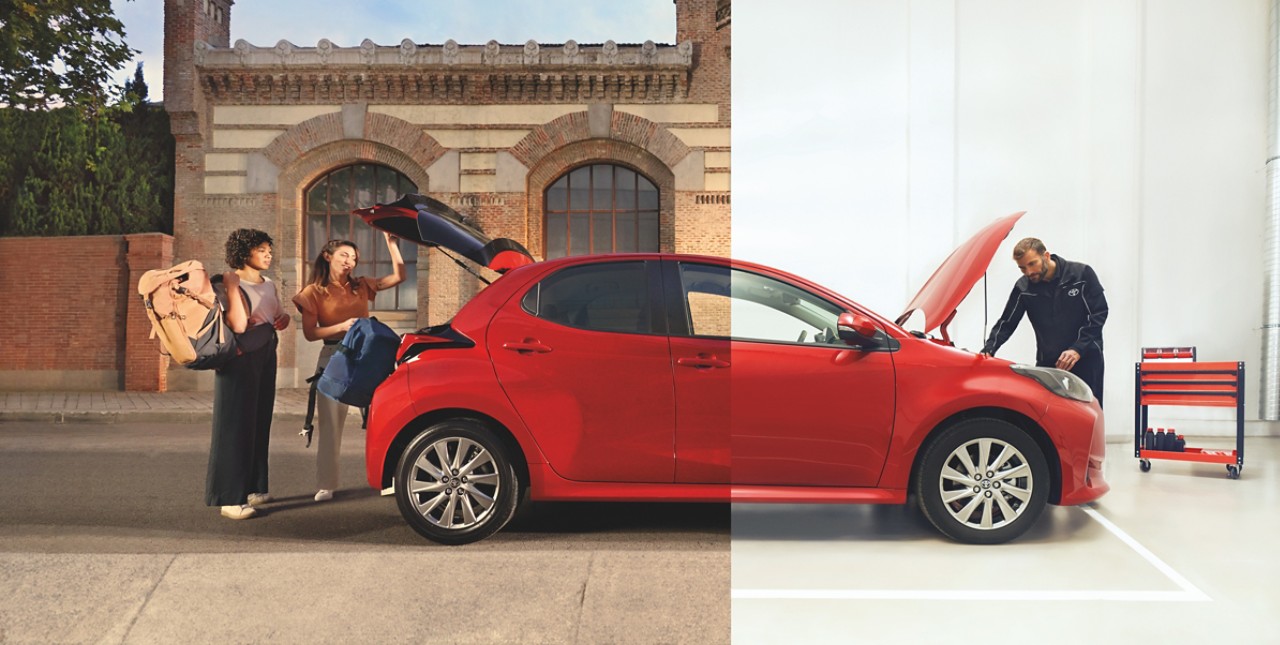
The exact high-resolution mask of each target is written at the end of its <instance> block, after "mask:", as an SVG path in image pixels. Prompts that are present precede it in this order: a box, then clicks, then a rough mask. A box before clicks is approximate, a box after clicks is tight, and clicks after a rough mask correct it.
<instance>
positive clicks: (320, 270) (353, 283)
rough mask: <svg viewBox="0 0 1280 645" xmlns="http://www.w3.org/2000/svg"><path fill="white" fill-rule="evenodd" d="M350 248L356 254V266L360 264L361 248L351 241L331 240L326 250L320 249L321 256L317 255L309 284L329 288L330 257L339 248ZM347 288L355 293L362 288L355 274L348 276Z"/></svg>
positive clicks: (327, 243) (325, 247)
mask: <svg viewBox="0 0 1280 645" xmlns="http://www.w3.org/2000/svg"><path fill="white" fill-rule="evenodd" d="M343 246H349V247H351V250H352V251H355V252H356V264H359V263H360V247H358V246H356V243H355V242H352V241H350V240H329V241H328V242H326V243H325V245H324V248H322V249H320V253H319V255H316V261H315V264H313V265H312V266H311V278H310V279H309V280H307V284H314V285H318V286H321V287H327V286H329V256H332V255H333V253H334V251H337V250H338V248H339V247H343ZM347 286H348V287H351V290H352V291H355V290H356V289H358V288H359V287H360V281H359V279H357V278H356V276H355V272H354V271H353V272H351V273H348V274H347Z"/></svg>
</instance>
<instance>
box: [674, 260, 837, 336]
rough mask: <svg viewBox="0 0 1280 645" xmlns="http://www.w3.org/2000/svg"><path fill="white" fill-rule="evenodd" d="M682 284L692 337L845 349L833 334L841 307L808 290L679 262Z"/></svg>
mask: <svg viewBox="0 0 1280 645" xmlns="http://www.w3.org/2000/svg"><path fill="white" fill-rule="evenodd" d="M680 281H681V285H682V287H683V291H684V297H685V310H686V312H687V314H688V321H687V322H688V325H689V334H690V335H692V336H711V337H729V338H733V339H734V340H758V341H767V342H783V343H810V344H813V343H817V344H823V345H839V346H843V342H842V341H840V339H839V338H838V337H837V336H836V331H835V330H836V320H837V319H838V318H839V317H840V314H841V313H842V312H843V309H841V308H840V307H838V306H836V305H834V304H832V303H830V302H828V301H826V300H825V299H823V298H820V297H818V296H816V295H814V294H812V293H809V292H808V291H805V290H804V289H800V288H798V287H795V286H792V285H790V284H787V283H785V282H781V281H778V280H774V279H773V278H768V277H765V276H762V275H760V274H757V273H752V272H750V271H743V270H740V269H730V268H728V267H721V266H712V265H705V264H689V263H681V265H680Z"/></svg>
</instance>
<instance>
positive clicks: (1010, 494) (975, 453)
mask: <svg viewBox="0 0 1280 645" xmlns="http://www.w3.org/2000/svg"><path fill="white" fill-rule="evenodd" d="M982 462H985V463H982ZM979 463H981V466H982V467H981V468H978V465H979ZM915 485H916V486H915V488H916V493H917V495H918V496H919V500H920V508H921V510H923V511H924V514H925V517H927V518H929V521H930V522H931V523H932V524H933V525H934V527H936V528H937V529H938V530H939V531H941V532H942V533H943V534H944V535H946V536H947V537H949V538H951V539H953V540H956V541H958V542H965V543H969V544H999V543H1001V542H1008V541H1009V540H1012V539H1014V538H1016V537H1018V536H1019V535H1022V534H1023V533H1025V532H1026V531H1027V529H1029V528H1031V525H1032V524H1034V523H1035V521H1036V519H1037V518H1039V517H1040V514H1041V513H1042V512H1044V507H1045V505H1046V504H1047V503H1048V499H1049V486H1050V482H1049V466H1048V464H1047V462H1046V461H1045V457H1044V452H1043V451H1042V450H1041V448H1040V445H1039V444H1038V443H1036V441H1035V439H1033V438H1031V437H1030V436H1029V435H1028V434H1027V433H1026V432H1023V431H1022V430H1021V429H1020V428H1018V427H1017V426H1015V425H1013V424H1011V423H1009V422H1007V421H1001V420H999V419H985V418H984V419H969V420H967V421H962V422H960V423H958V424H956V425H954V426H951V427H949V428H947V429H945V430H943V431H942V432H941V434H939V435H938V436H937V438H936V439H934V440H933V441H931V442H930V443H929V445H928V447H927V448H926V450H925V453H924V458H923V460H922V461H921V463H920V468H919V470H918V471H917V472H916V481H915Z"/></svg>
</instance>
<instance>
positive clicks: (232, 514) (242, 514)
mask: <svg viewBox="0 0 1280 645" xmlns="http://www.w3.org/2000/svg"><path fill="white" fill-rule="evenodd" d="M257 514H258V511H256V510H254V509H253V507H252V506H249V505H248V504H240V505H238V506H223V507H222V516H223V517H227V518H230V519H233V520H247V519H249V518H251V517H253V516H254V515H257Z"/></svg>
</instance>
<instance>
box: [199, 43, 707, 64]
mask: <svg viewBox="0 0 1280 645" xmlns="http://www.w3.org/2000/svg"><path fill="white" fill-rule="evenodd" d="M194 48H195V51H194V54H195V64H196V67H203V68H210V69H212V68H236V67H240V68H259V69H261V68H276V69H289V68H338V67H370V68H375V69H376V68H387V67H389V68H399V69H401V70H403V69H404V68H406V67H413V66H418V67H459V68H466V67H480V66H490V67H499V68H509V67H537V68H540V69H539V71H545V68H555V67H569V66H573V67H583V68H593V67H615V66H625V65H662V66H671V67H685V68H688V67H691V66H692V65H693V43H692V42H691V41H685V42H683V43H680V44H679V45H670V44H661V45H660V44H657V43H654V42H653V41H652V40H647V41H645V42H644V43H643V44H641V45H631V44H627V45H619V44H617V43H615V42H614V41H612V40H609V41H605V42H604V43H603V44H600V45H580V44H578V43H577V42H575V41H573V40H570V41H568V42H565V43H564V44H559V43H557V44H547V45H540V44H539V43H538V42H537V41H534V40H529V41H527V42H525V43H524V44H521V45H502V44H499V43H498V41H496V40H490V41H489V42H488V43H486V44H484V45H460V44H458V43H457V42H456V41H454V40H452V39H450V40H448V41H446V42H445V43H443V44H441V45H418V44H415V43H414V42H413V41H412V40H409V39H408V38H406V39H404V40H402V41H400V43H399V44H398V45H396V46H382V45H377V44H376V43H374V42H373V41H372V40H369V39H368V38H366V39H364V41H363V42H361V43H360V46H358V47H336V46H334V44H333V43H332V42H331V41H330V40H329V39H327V38H321V39H320V41H319V42H317V43H316V46H315V47H299V46H297V45H294V44H293V43H291V42H289V41H288V40H281V41H279V42H277V43H276V44H275V45H274V46H272V47H258V46H256V45H252V44H250V43H249V42H247V41H245V40H244V39H239V40H237V41H236V42H235V45H233V46H231V47H217V46H214V45H211V44H209V43H207V42H205V41H203V40H197V41H196V42H195V44H194Z"/></svg>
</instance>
